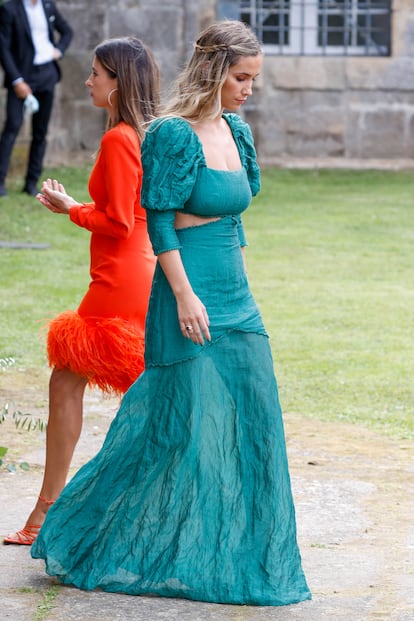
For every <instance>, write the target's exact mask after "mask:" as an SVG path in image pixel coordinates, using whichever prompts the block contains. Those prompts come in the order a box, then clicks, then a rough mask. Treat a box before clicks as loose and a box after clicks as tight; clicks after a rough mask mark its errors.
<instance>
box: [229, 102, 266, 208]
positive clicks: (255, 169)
mask: <svg viewBox="0 0 414 621" xmlns="http://www.w3.org/2000/svg"><path fill="white" fill-rule="evenodd" d="M224 117H225V119H226V120H227V123H228V124H229V125H230V129H231V131H232V133H233V136H234V140H235V141H236V144H237V148H238V150H239V154H240V159H241V163H242V165H243V167H244V168H245V169H246V172H247V178H248V180H249V184H250V189H251V191H252V196H256V194H258V192H259V190H260V168H259V165H258V163H257V155H256V149H255V147H254V141H253V135H252V131H251V129H250V127H249V125H248V124H247V123H246V122H245V121H243V119H242V118H240V117H239V115H238V114H225V115H224Z"/></svg>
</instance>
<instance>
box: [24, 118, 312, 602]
mask: <svg viewBox="0 0 414 621" xmlns="http://www.w3.org/2000/svg"><path fill="white" fill-rule="evenodd" d="M224 118H225V119H226V121H227V123H228V124H229V127H230V129H231V131H232V134H233V137H234V140H235V142H236V144H237V146H238V149H239V153H240V158H241V162H242V168H241V169H240V170H236V171H230V172H225V171H215V170H213V169H209V168H208V167H207V166H206V163H205V160H204V156H203V151H202V147H201V144H200V142H199V140H198V138H197V136H196V134H195V133H194V132H193V130H192V129H191V126H190V125H189V124H188V123H187V122H186V121H183V120H180V119H169V120H166V121H163V122H161V123H158V122H157V123H156V124H155V125H154V128H153V129H151V130H150V132H149V133H148V135H147V137H146V139H145V142H144V145H143V164H144V171H145V172H144V187H143V195H142V200H143V204H144V206H145V207H146V208H147V210H148V211H147V214H148V227H149V231H150V236H151V239H152V242H153V246H154V250H155V252H156V253H158V252H162V251H165V250H166V249H173V248H177V249H179V252H180V253H181V257H182V260H183V263H184V266H185V269H186V271H187V274H188V277H189V279H190V282H191V284H192V286H193V288H194V290H195V292H196V294H197V295H198V296H199V297H200V299H201V300H202V301H203V303H204V304H205V306H206V308H207V312H208V315H209V318H210V331H211V335H212V340H211V342H209V343H205V344H204V345H203V346H201V345H195V344H193V343H192V342H191V341H190V340H189V339H185V338H184V337H183V336H182V334H181V331H180V329H179V325H178V319H177V310H176V304H175V299H174V296H173V294H172V292H171V289H170V286H169V284H168V282H167V280H166V278H165V276H164V274H163V272H162V269H161V268H160V266H159V265H158V266H157V268H156V273H155V277H154V281H153V286H152V292H151V297H150V304H149V311H148V317H147V326H146V370H145V371H144V373H143V374H142V375H141V376H140V377H139V378H138V379H137V381H136V382H135V383H134V384H133V385H132V386H131V388H130V389H129V391H128V392H127V393H126V395H125V396H124V399H123V401H122V403H121V406H120V409H119V411H118V413H117V415H116V417H115V418H114V420H113V422H112V424H111V427H110V429H109V432H108V435H107V437H106V440H105V443H104V445H103V447H102V449H101V450H100V452H99V453H98V454H97V455H96V457H95V458H93V459H92V460H91V461H90V462H88V463H87V464H86V465H85V466H83V467H82V468H81V469H80V471H79V472H78V473H77V474H76V475H75V476H74V478H73V479H72V480H71V481H70V482H69V484H68V485H67V486H66V488H65V489H64V490H63V492H62V494H61V496H60V497H59V499H58V500H57V502H56V503H55V504H54V506H53V507H51V508H50V510H49V512H48V514H47V518H46V521H45V523H44V525H43V527H42V529H41V531H40V534H39V536H38V538H37V540H36V541H35V543H34V545H33V546H32V556H33V557H34V558H43V559H45V561H46V570H47V572H48V573H49V574H50V575H53V576H57V577H58V578H59V580H60V581H61V582H63V583H65V584H72V585H75V586H77V587H79V588H81V589H88V590H89V589H96V588H100V589H103V590H105V591H112V592H118V591H119V592H122V593H128V594H133V595H141V594H156V595H160V596H166V597H181V598H188V599H194V600H202V601H208V602H218V603H231V604H252V605H275V606H278V605H286V604H292V603H295V602H299V601H302V600H306V599H309V598H310V597H311V595H310V592H309V589H308V586H307V584H306V580H305V577H304V574H303V571H302V567H301V558H300V553H299V549H298V545H297V541H296V524H295V511H294V505H293V501H292V494H291V486H290V480H289V472H288V464H287V458H286V447H285V438H284V431H283V423H282V417H281V411H280V406H279V399H278V391H277V384H276V379H275V376H274V371H273V361H272V355H271V351H270V347H269V339H268V336H267V334H266V331H265V328H264V326H263V322H262V318H261V316H260V313H259V310H258V308H257V306H256V303H255V301H254V299H253V296H252V294H251V292H250V289H249V285H248V281H247V277H246V273H245V270H244V266H243V260H242V253H241V251H240V246H241V245H244V244H245V238H244V233H243V227H242V224H241V219H240V213H241V212H242V211H243V210H244V209H246V208H247V206H248V205H249V203H250V200H251V196H252V194H255V193H256V192H257V191H258V189H259V186H260V177H259V170H258V167H257V164H256V159H255V152H254V146H253V141H252V137H251V133H250V130H249V128H248V126H247V125H246V124H245V123H244V122H243V121H242V120H241V119H240V118H239V117H238V116H236V115H225V117H224ZM176 209H183V210H184V211H187V212H190V213H197V214H199V215H205V216H211V215H214V216H217V217H218V218H219V219H217V220H215V221H210V222H208V223H206V224H202V225H200V226H192V227H188V228H185V229H181V230H177V231H176V230H174V227H173V216H174V211H175V210H176Z"/></svg>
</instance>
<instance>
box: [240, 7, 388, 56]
mask: <svg viewBox="0 0 414 621" xmlns="http://www.w3.org/2000/svg"><path fill="white" fill-rule="evenodd" d="M391 13H392V2H391V0H241V1H240V2H239V17H240V19H241V20H242V21H244V22H246V23H248V24H250V26H251V27H252V28H253V29H254V30H255V32H256V34H257V36H258V38H259V40H260V41H261V42H262V44H263V45H264V48H265V51H267V52H268V53H275V54H280V55H288V54H289V55H329V56H332V55H341V56H351V55H352V56H387V55H389V54H390V53H391Z"/></svg>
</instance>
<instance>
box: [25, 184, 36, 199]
mask: <svg viewBox="0 0 414 621" xmlns="http://www.w3.org/2000/svg"><path fill="white" fill-rule="evenodd" d="M22 192H25V193H26V194H29V195H30V196H36V194H39V190H38V189H37V187H36V184H35V183H26V184H25V186H24V188H23V190H22Z"/></svg>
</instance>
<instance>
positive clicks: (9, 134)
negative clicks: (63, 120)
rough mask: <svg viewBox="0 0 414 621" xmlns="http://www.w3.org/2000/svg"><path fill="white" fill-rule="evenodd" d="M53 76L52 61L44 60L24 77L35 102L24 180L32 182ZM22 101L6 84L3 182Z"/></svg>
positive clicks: (0, 144) (0, 140)
mask: <svg viewBox="0 0 414 621" xmlns="http://www.w3.org/2000/svg"><path fill="white" fill-rule="evenodd" d="M57 78H58V75H57V70H56V67H55V65H54V63H47V64H46V65H40V66H37V67H34V68H33V71H32V73H31V75H30V78H29V79H28V80H27V81H28V83H29V84H30V87H31V89H32V91H33V95H34V96H35V97H36V99H37V100H38V102H39V111H38V112H36V113H35V114H33V116H32V140H31V144H30V152H29V161H28V164H27V172H26V183H36V182H37V180H38V179H39V177H40V175H41V173H42V166H43V158H44V155H45V151H46V135H47V128H48V125H49V121H50V116H51V114H52V106H53V96H54V89H55V84H56V82H57ZM23 104H24V101H23V99H19V98H18V97H17V96H16V94H15V92H14V90H13V88H9V89H8V91H7V106H6V121H5V123H4V127H3V132H2V135H1V137H0V182H4V179H5V178H6V175H7V171H8V168H9V164H10V157H11V153H12V150H13V146H14V143H15V141H16V138H17V136H18V133H19V131H20V128H21V126H22V123H23Z"/></svg>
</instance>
